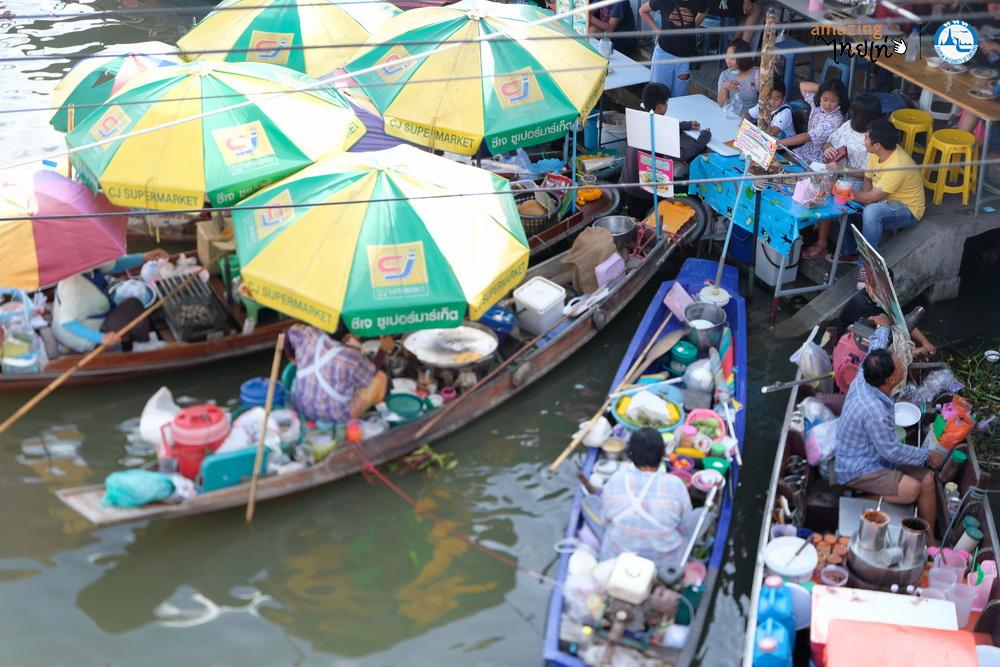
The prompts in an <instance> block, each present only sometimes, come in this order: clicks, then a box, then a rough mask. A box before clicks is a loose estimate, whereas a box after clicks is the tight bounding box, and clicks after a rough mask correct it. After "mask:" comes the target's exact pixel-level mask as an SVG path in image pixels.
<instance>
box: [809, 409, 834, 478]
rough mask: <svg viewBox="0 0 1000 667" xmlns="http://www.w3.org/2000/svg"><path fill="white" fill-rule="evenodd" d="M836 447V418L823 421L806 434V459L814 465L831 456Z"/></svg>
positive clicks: (823, 461) (827, 459)
mask: <svg viewBox="0 0 1000 667" xmlns="http://www.w3.org/2000/svg"><path fill="white" fill-rule="evenodd" d="M836 448H837V420H836V419H831V420H830V421H827V422H823V423H822V424H818V425H816V426H814V427H812V428H811V429H810V430H809V432H808V433H807V434H806V460H807V461H808V462H809V465H811V466H815V465H820V464H821V463H825V462H826V461H829V460H830V459H831V458H833V455H834V453H835V452H836Z"/></svg>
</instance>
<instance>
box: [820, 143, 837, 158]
mask: <svg viewBox="0 0 1000 667" xmlns="http://www.w3.org/2000/svg"><path fill="white" fill-rule="evenodd" d="M823 157H825V158H826V159H827V160H829V161H830V162H833V161H834V160H835V159H836V158H837V149H836V148H834V147H833V146H827V147H826V148H824V149H823Z"/></svg>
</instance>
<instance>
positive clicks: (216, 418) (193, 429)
mask: <svg viewBox="0 0 1000 667" xmlns="http://www.w3.org/2000/svg"><path fill="white" fill-rule="evenodd" d="M167 426H169V427H170V437H169V438H168V436H167V433H166V430H165V429H166V427H167ZM163 429H164V430H161V434H162V436H163V447H164V450H165V452H166V453H168V454H169V455H170V456H173V457H174V458H176V459H177V471H178V472H179V473H180V474H182V475H184V476H185V477H187V478H188V479H192V480H193V479H194V478H195V477H197V476H198V472H199V470H201V462H202V460H203V459H204V458H205V456H206V455H207V454H208V453H209V452H214V451H215V450H216V449H218V448H219V445H221V444H222V443H223V442H224V441H225V439H226V436H227V435H229V418H228V417H227V416H226V413H225V412H223V411H222V410H220V409H219V408H218V407H217V406H215V405H207V404H206V405H196V406H193V407H190V408H185V409H183V410H181V411H180V412H178V413H177V416H175V417H174V419H173V421H172V422H170V424H169V425H168V424H165V425H164V427H163Z"/></svg>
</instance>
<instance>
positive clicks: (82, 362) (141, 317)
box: [0, 273, 197, 433]
mask: <svg viewBox="0 0 1000 667" xmlns="http://www.w3.org/2000/svg"><path fill="white" fill-rule="evenodd" d="M196 277H197V274H195V273H192V274H191V275H189V276H188V277H187V278H185V279H184V280H183V281H182V282H181V283H180V284H179V285H177V287H175V288H174V289H172V290H170V292H168V293H167V294H166V295H165V296H163V297H162V298H160V300H159V301H157V302H156V303H154V304H153V305H152V306H150V307H149V308H147V309H146V310H144V311H143V312H142V314H140V315H139V316H138V317H136V318H135V319H134V320H132V321H131V322H129V323H128V324H126V325H125V326H123V327H122V328H121V329H119V330H118V331H116V332H115V335H116V336H118V337H121V336H124V335H125V334H127V333H128V332H129V331H131V330H132V328H133V327H135V326H136V325H138V324H139V323H140V322H142V321H143V320H144V319H146V318H147V317H149V316H150V315H152V314H153V313H154V312H155V311H156V310H157V309H158V308H159V307H160V306H162V305H163V304H164V303H165V302H166V301H167V299H169V298H171V297H172V296H173V295H174V294H177V293H178V292H180V291H181V290H182V289H184V288H186V287H187V286H188V283H190V282H191V280H193V279H194V278H196ZM105 348H107V344H105V343H101V344H100V345H98V346H97V347H95V348H94V349H93V350H91V351H90V352H88V353H87V355H86V356H85V357H84V358H83V359H80V361H78V362H76V363H75V364H74V365H73V367H72V368H70V369H68V370H67V371H66V372H65V373H63V374H62V375H60V376H59V377H57V378H56V379H55V380H53V381H52V383H51V384H49V386H47V387H46V388H45V389H42V390H41V391H40V392H38V393H37V394H35V396H34V397H33V398H32V399H31V400H30V401H28V402H27V403H25V404H24V405H22V406H21V407H20V408H19V409H18V411H17V412H15V413H14V414H12V415H11V416H10V417H8V418H7V419H6V421H4V422H3V423H2V424H0V433H3V432H4V431H6V430H7V429H8V428H10V427H11V426H13V424H14V422H16V421H17V420H18V419H20V418H21V417H23V416H24V415H26V414H27V413H28V411H29V410H31V409H32V408H33V407H35V406H36V405H38V404H39V403H41V402H42V399H44V398H45V397H46V396H48V395H49V394H51V393H52V392H54V391H55V390H56V389H58V388H59V387H60V386H61V385H62V384H63V383H64V382H66V380H68V379H70V378H71V377H72V376H73V374H74V373H76V372H77V371H78V370H80V369H81V368H83V367H84V366H86V365H87V364H89V363H90V362H91V361H93V360H94V357H96V356H97V355H99V354H100V353H101V352H103V351H104V350H105Z"/></svg>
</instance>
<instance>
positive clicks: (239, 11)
mask: <svg viewBox="0 0 1000 667" xmlns="http://www.w3.org/2000/svg"><path fill="white" fill-rule="evenodd" d="M399 13H400V10H399V9H397V8H396V7H395V6H393V5H391V4H389V3H388V2H377V1H375V0H337V1H336V2H334V0H300V1H299V2H296V1H295V0H226V1H225V2H222V3H221V4H219V6H218V7H217V8H216V10H215V11H213V12H212V13H211V14H209V15H208V16H206V17H205V18H204V19H202V20H201V21H200V22H199V23H198V25H196V26H195V27H194V28H192V29H191V31H190V32H188V33H187V34H186V35H184V36H183V37H181V39H180V41H179V42H178V46H180V47H181V49H182V50H184V51H212V50H220V51H221V50H223V49H232V51H230V52H228V53H222V52H220V53H204V54H192V55H193V56H194V57H197V58H204V59H208V60H219V61H221V60H226V61H228V62H260V63H268V64H271V65H284V66H286V67H290V68H292V69H295V70H298V71H300V72H304V73H306V74H308V75H310V76H323V75H324V74H328V73H330V72H331V71H333V70H334V69H337V68H339V67H343V66H344V65H345V64H346V63H347V62H348V61H350V59H351V58H352V57H353V56H354V54H355V53H357V51H358V48H359V47H360V45H362V44H364V43H365V41H367V39H368V34H369V33H370V32H372V31H373V30H375V28H377V27H379V26H381V25H382V23H383V22H385V21H386V20H387V19H390V18H392V17H393V16H395V15H397V14H399ZM339 44H344V45H348V46H344V47H338V45H339ZM352 44H353V45H354V46H349V45H352ZM303 46H305V47H307V48H302V47H303ZM309 47H313V48H309Z"/></svg>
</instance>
